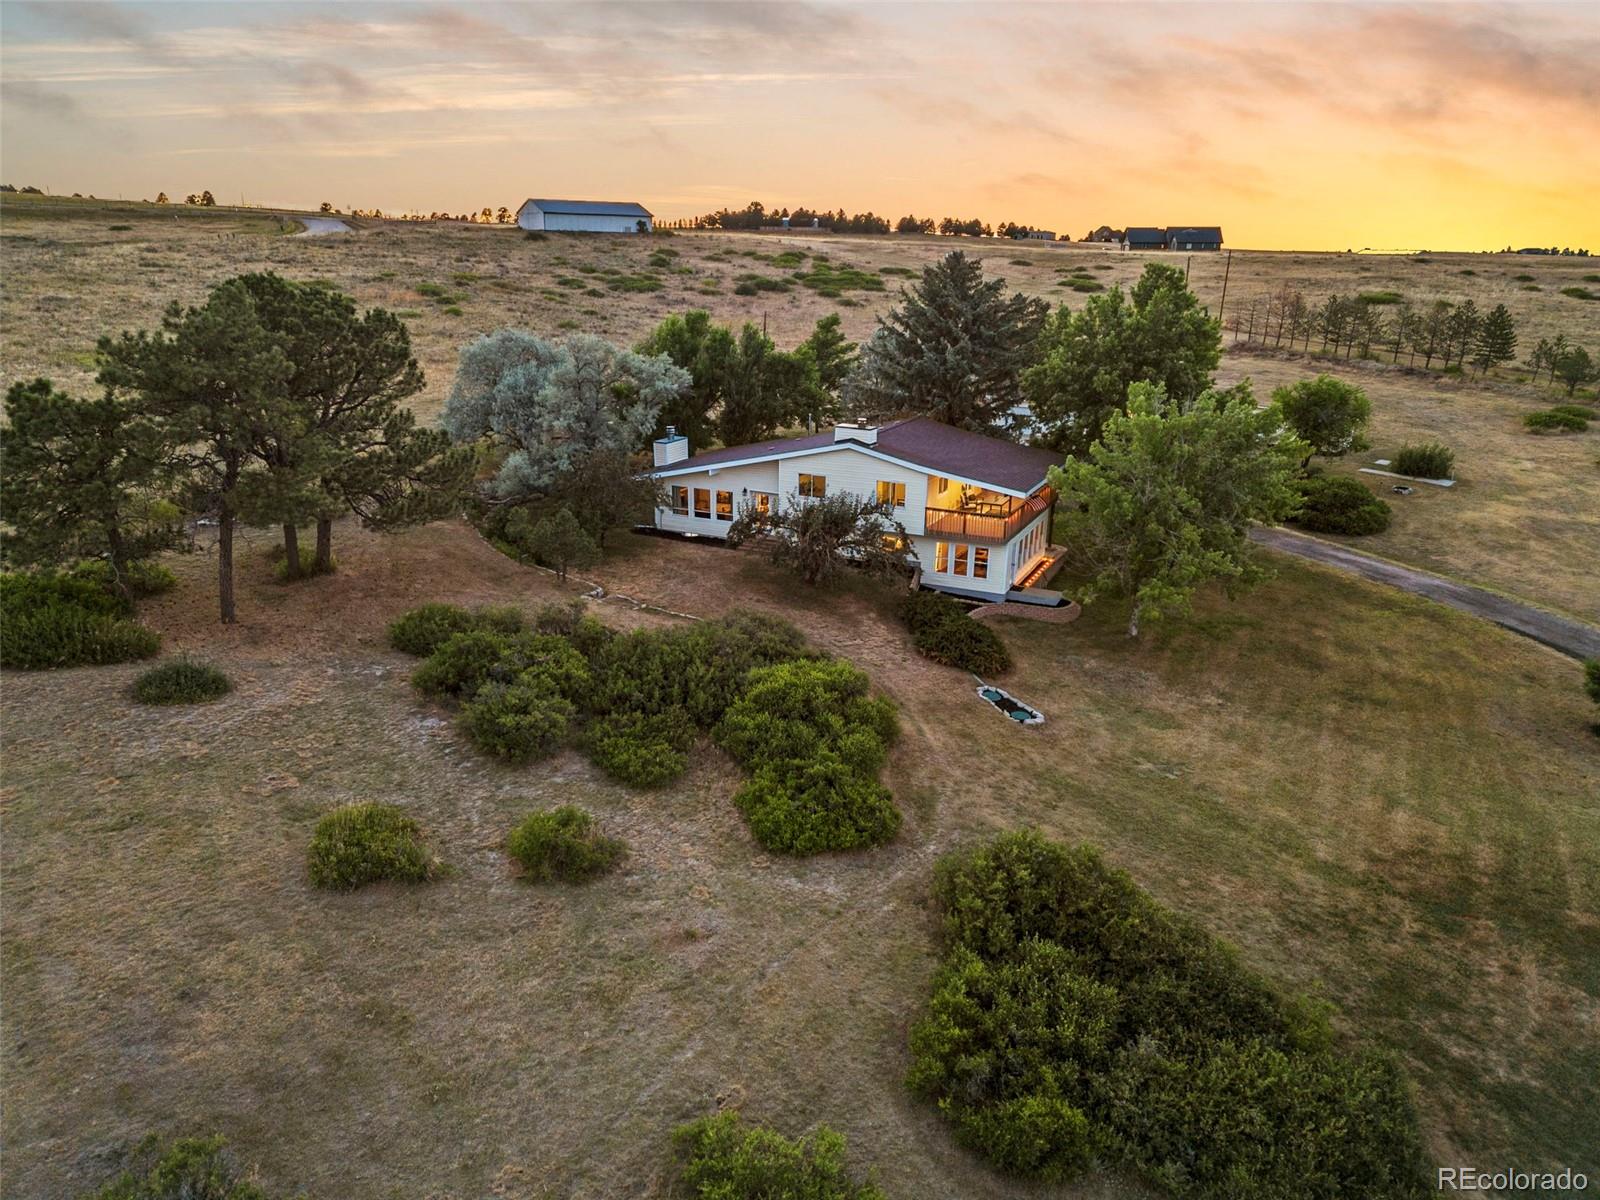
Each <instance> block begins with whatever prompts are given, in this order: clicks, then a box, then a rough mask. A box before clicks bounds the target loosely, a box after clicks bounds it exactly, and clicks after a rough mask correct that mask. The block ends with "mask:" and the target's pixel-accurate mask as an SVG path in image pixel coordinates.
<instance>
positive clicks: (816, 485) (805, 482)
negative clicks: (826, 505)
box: [799, 475, 828, 498]
mask: <svg viewBox="0 0 1600 1200" xmlns="http://www.w3.org/2000/svg"><path fill="white" fill-rule="evenodd" d="M799 490H800V494H801V495H802V496H810V497H813V498H815V497H817V496H826V495H827V494H828V477H827V476H826V475H802V476H800V489H799Z"/></svg>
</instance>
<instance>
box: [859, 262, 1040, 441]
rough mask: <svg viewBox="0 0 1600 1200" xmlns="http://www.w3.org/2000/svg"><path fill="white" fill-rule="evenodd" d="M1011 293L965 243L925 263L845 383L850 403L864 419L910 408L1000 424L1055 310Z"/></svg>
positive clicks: (985, 425) (983, 427)
mask: <svg viewBox="0 0 1600 1200" xmlns="http://www.w3.org/2000/svg"><path fill="white" fill-rule="evenodd" d="M1005 290H1006V285H1005V281H1004V280H1000V279H993V280H985V279H984V278H983V266H982V263H981V262H980V261H979V260H978V259H969V258H968V257H967V256H966V255H965V254H964V253H963V252H962V251H960V250H954V251H952V252H951V253H949V254H948V255H946V256H945V257H944V259H943V260H941V261H940V262H938V263H936V264H934V265H933V266H930V267H926V268H924V270H923V272H922V278H921V280H920V281H919V282H918V283H917V284H916V285H915V286H914V287H913V288H912V289H911V290H910V291H909V292H907V291H902V292H901V303H900V306H899V307H898V308H896V309H895V310H894V311H893V312H891V313H889V315H888V316H887V317H880V318H878V331H877V332H876V333H875V334H874V335H873V336H872V338H871V339H870V340H869V341H868V342H867V344H866V345H865V346H864V347H862V351H861V362H860V366H859V368H858V369H857V371H856V372H855V374H853V375H852V376H851V377H850V379H849V380H848V381H847V382H846V384H845V389H844V392H845V401H846V403H847V405H848V406H849V407H850V409H851V410H852V411H853V412H855V413H857V414H859V415H862V416H871V417H883V416H891V415H895V414H897V413H910V414H914V415H920V416H928V417H933V418H934V419H935V420H939V421H943V422H944V423H945V424H947V425H955V426H957V427H958V428H962V429H971V430H974V431H976V432H979V433H992V432H1000V431H1002V430H1003V429H1004V428H1005V426H1006V419H1007V414H1008V413H1009V411H1010V410H1011V409H1012V408H1013V407H1014V406H1015V405H1016V404H1017V403H1018V401H1020V400H1021V398H1022V386H1021V378H1022V372H1023V369H1024V368H1026V367H1027V366H1028V363H1029V362H1030V360H1031V358H1032V354H1033V349H1034V344H1035V342H1036V341H1037V340H1038V337H1039V331H1040V330H1041V329H1042V328H1043V326H1044V322H1045V319H1046V317H1047V316H1048V314H1049V306H1048V305H1047V304H1046V303H1045V302H1044V301H1043V300H1040V299H1037V298H1034V297H1030V296H1024V295H1022V294H1020V293H1018V294H1016V295H1012V296H1006V295H1005Z"/></svg>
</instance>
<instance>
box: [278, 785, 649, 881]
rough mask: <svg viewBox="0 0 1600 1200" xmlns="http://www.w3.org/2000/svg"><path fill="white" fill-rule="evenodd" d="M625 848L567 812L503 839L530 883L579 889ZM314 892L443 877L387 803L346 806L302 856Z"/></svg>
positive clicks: (416, 830)
mask: <svg viewBox="0 0 1600 1200" xmlns="http://www.w3.org/2000/svg"><path fill="white" fill-rule="evenodd" d="M623 852H624V847H623V844H622V843H621V842H619V841H617V840H615V839H613V838H608V837H603V836H601V834H600V831H599V828H598V827H597V826H596V824H595V820H594V818H593V817H592V816H591V815H590V814H589V813H587V812H584V811H583V810H582V809H581V808H575V807H573V806H572V805H570V804H569V805H564V806H562V807H560V808H556V809H552V810H550V811H549V812H539V813H534V814H533V815H531V816H529V817H528V818H527V819H526V820H524V821H523V822H522V823H521V824H519V825H518V826H517V827H516V828H515V829H513V830H512V831H511V833H510V835H509V836H508V837H507V838H506V853H507V854H509V855H510V856H511V858H512V859H514V860H515V861H516V862H517V863H518V864H520V865H521V867H522V869H523V872H524V874H525V875H526V876H527V878H528V879H530V880H532V881H533V882H535V883H544V882H547V881H549V880H561V881H563V882H567V883H581V882H583V881H585V880H588V879H592V878H594V877H595V876H596V875H599V874H602V873H604V872H605V871H608V870H610V869H611V868H612V867H613V866H615V865H616V863H617V862H618V861H619V860H620V859H621V858H622V855H623ZM307 865H308V868H309V873H310V876H311V882H312V883H313V884H315V885H316V886H317V887H323V888H332V889H334V890H336V891H352V890H354V889H356V888H359V887H364V886H366V885H367V884H369V883H379V882H383V881H386V880H387V881H391V882H395V883H425V882H427V881H428V880H429V879H432V878H434V876H436V875H437V874H438V873H439V871H440V863H439V860H438V859H437V858H436V857H435V856H434V855H433V854H432V852H431V851H429V849H428V847H427V844H426V842H425V841H424V839H423V836H422V829H421V827H420V826H419V825H418V824H417V822H416V821H415V820H414V819H413V818H412V817H409V816H407V815H406V813H405V812H404V810H402V809H400V808H397V807H396V806H394V805H392V804H349V805H346V806H345V807H343V808H336V809H334V810H333V811H332V812H330V813H328V814H327V815H326V816H324V817H323V818H322V819H321V820H320V821H318V822H317V826H316V829H315V830H314V831H313V833H312V835H311V849H310V851H309V853H308V855H307Z"/></svg>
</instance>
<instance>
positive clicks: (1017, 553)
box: [911, 512, 1050, 596]
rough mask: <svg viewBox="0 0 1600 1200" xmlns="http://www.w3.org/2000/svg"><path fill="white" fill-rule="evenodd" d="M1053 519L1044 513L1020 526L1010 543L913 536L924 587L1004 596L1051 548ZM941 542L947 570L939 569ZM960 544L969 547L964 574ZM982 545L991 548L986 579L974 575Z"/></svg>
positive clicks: (913, 545) (912, 541) (989, 549)
mask: <svg viewBox="0 0 1600 1200" xmlns="http://www.w3.org/2000/svg"><path fill="white" fill-rule="evenodd" d="M1049 521H1050V514H1049V513H1048V512H1045V513H1041V514H1040V515H1039V516H1038V517H1036V518H1035V519H1034V520H1032V521H1030V522H1029V523H1028V524H1027V525H1024V526H1023V527H1022V528H1021V529H1019V530H1018V531H1017V535H1016V536H1015V537H1013V538H1012V539H1011V540H1010V541H1008V542H978V541H972V540H970V539H968V540H962V539H959V538H955V537H946V538H938V537H916V538H912V539H911V544H912V547H913V549H915V550H916V552H917V565H918V566H920V567H921V568H922V583H923V586H925V587H930V588H934V589H935V590H944V589H948V590H951V591H956V592H986V593H989V594H991V595H995V596H1004V595H1005V593H1006V592H1008V591H1010V590H1011V588H1012V587H1014V586H1015V584H1016V581H1017V579H1018V577H1019V576H1021V575H1023V574H1025V573H1026V572H1027V571H1028V569H1029V568H1030V567H1032V566H1033V565H1034V564H1035V563H1037V562H1038V561H1039V558H1040V556H1041V555H1043V554H1044V553H1045V551H1046V550H1047V549H1048V548H1049V545H1050V529H1049ZM941 541H943V542H944V543H945V546H946V553H945V564H944V565H945V569H944V570H943V571H940V570H939V569H938V567H939V552H938V544H939V542H941ZM958 546H965V547H967V551H966V561H965V566H966V571H965V572H964V573H958V572H957V571H956V569H955V568H956V566H957V563H958V561H959V560H960V556H959V555H958V554H957V551H956V548H957V547H958ZM978 546H983V547H985V548H986V549H987V550H988V551H989V574H988V577H987V578H985V579H977V578H975V577H974V576H973V574H972V564H973V552H974V550H975V548H976V547H978Z"/></svg>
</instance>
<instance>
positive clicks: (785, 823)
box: [733, 750, 900, 854]
mask: <svg viewBox="0 0 1600 1200" xmlns="http://www.w3.org/2000/svg"><path fill="white" fill-rule="evenodd" d="M733 800H734V803H735V804H736V805H738V807H739V811H740V812H742V813H744V815H745V819H746V820H748V821H749V822H750V832H751V833H752V834H754V835H755V839H756V841H757V842H758V843H759V844H760V845H761V846H762V847H764V848H765V849H767V850H772V851H774V852H776V853H779V854H821V853H824V852H827V851H830V850H858V849H864V848H866V847H868V846H881V845H882V844H883V843H885V842H887V841H889V840H891V839H892V838H893V837H894V835H895V834H896V833H897V832H898V831H899V829H900V811H899V810H898V809H897V808H895V806H894V801H893V799H892V798H891V797H890V795H889V789H888V788H886V787H884V786H883V785H882V784H880V783H878V782H877V781H876V780H874V779H872V778H870V777H868V776H866V775H864V774H862V772H861V771H860V770H858V769H857V768H856V767H854V766H852V765H850V764H849V763H848V762H846V761H845V760H844V759H843V758H841V757H840V756H839V755H838V754H836V753H835V752H834V751H832V750H819V751H818V752H817V753H816V754H814V755H813V756H812V757H811V758H808V759H800V760H791V761H783V762H767V763H765V764H763V765H762V766H760V767H758V768H757V769H756V772H755V774H754V776H753V777H752V778H751V779H750V780H749V781H748V782H746V783H745V785H744V786H743V787H741V788H740V789H739V791H738V793H737V794H735V796H734V798H733Z"/></svg>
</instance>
